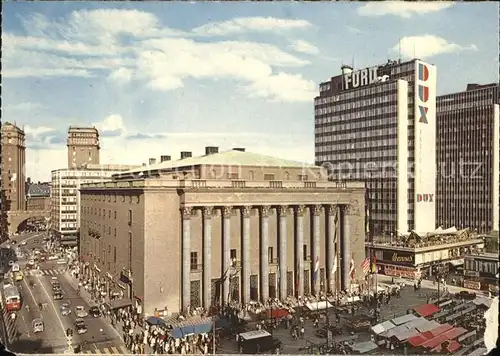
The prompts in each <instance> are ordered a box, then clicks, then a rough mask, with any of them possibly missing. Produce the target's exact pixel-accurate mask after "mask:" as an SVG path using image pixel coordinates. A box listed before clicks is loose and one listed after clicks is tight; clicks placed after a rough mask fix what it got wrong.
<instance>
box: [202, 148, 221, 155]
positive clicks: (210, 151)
mask: <svg viewBox="0 0 500 356" xmlns="http://www.w3.org/2000/svg"><path fill="white" fill-rule="evenodd" d="M214 153H219V147H216V146H207V147H205V155H207V156H208V155H211V154H214Z"/></svg>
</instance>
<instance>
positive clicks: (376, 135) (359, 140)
mask: <svg viewBox="0 0 500 356" xmlns="http://www.w3.org/2000/svg"><path fill="white" fill-rule="evenodd" d="M314 106H315V156H316V164H318V165H322V166H324V167H326V168H327V169H328V171H329V174H330V179H332V180H334V181H363V182H365V184H366V188H367V206H368V208H369V213H370V214H369V222H368V223H369V230H370V232H371V233H372V234H373V235H375V236H380V235H388V236H389V235H399V234H402V233H406V232H408V231H412V230H414V231H418V232H431V231H434V230H435V229H436V223H435V196H436V179H435V177H436V143H435V142H436V140H435V136H436V67H435V66H434V65H432V64H429V63H425V62H422V61H420V60H418V59H414V60H411V61H408V62H399V61H388V63H386V64H384V65H378V66H374V67H370V68H360V69H356V70H353V68H352V67H349V66H345V65H344V66H342V73H341V74H339V75H337V76H335V77H332V78H331V79H329V80H328V81H326V82H324V83H321V84H320V87H319V95H318V96H317V97H316V98H315V100H314Z"/></svg>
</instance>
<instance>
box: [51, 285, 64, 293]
mask: <svg viewBox="0 0 500 356" xmlns="http://www.w3.org/2000/svg"><path fill="white" fill-rule="evenodd" d="M52 292H54V293H62V289H61V286H60V285H58V284H57V285H55V286H52Z"/></svg>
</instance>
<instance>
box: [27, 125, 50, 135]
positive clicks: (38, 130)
mask: <svg viewBox="0 0 500 356" xmlns="http://www.w3.org/2000/svg"><path fill="white" fill-rule="evenodd" d="M54 131H55V130H54V129H53V128H51V127H44V126H39V127H31V126H28V125H26V126H24V133H25V134H26V135H31V136H33V137H38V136H40V135H43V134H46V133H49V132H54Z"/></svg>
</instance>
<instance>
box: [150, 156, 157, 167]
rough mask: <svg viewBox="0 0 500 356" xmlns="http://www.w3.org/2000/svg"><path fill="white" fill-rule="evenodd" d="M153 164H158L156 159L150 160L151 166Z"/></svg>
mask: <svg viewBox="0 0 500 356" xmlns="http://www.w3.org/2000/svg"><path fill="white" fill-rule="evenodd" d="M153 164H156V158H150V159H149V165H150V166H151V165H153Z"/></svg>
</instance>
